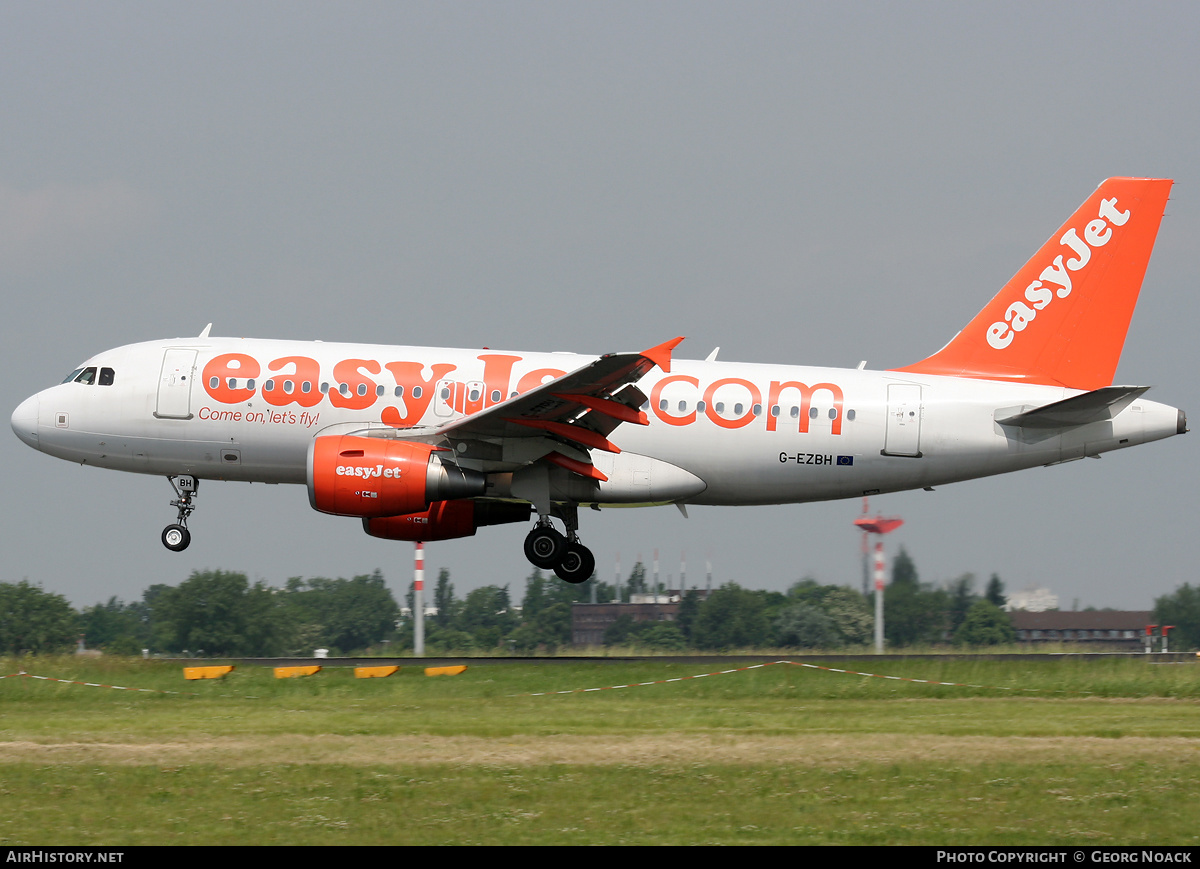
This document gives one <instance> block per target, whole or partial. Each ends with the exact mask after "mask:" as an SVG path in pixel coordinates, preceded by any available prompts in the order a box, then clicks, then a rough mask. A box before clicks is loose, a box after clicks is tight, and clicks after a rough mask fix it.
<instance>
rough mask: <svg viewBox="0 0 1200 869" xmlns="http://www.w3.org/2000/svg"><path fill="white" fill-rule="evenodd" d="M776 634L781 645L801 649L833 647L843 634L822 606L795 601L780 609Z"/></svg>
mask: <svg viewBox="0 0 1200 869" xmlns="http://www.w3.org/2000/svg"><path fill="white" fill-rule="evenodd" d="M775 634H776V638H777V641H778V642H779V644H780V645H781V646H788V647H792V648H800V649H833V648H836V647H838V646H840V645H841V644H842V643H841V636H840V634H839V633H838V629H837V625H836V624H834V621H833V619H831V618H830V617H829V614H828V613H826V612H825V610H824V609H822V608H821V607H820V606H817V605H814V604H808V603H795V604H792V605H791V606H789V607H785V608H784V609H782V610H780V612H779V615H778V616H777V620H776V623H775Z"/></svg>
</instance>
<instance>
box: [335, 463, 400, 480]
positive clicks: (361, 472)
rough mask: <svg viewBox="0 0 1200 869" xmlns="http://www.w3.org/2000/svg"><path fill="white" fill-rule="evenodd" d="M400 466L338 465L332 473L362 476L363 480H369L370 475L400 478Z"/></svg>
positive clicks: (342, 475)
mask: <svg viewBox="0 0 1200 869" xmlns="http://www.w3.org/2000/svg"><path fill="white" fill-rule="evenodd" d="M401 470H402V469H401V468H385V467H384V466H383V465H376V466H375V467H373V468H366V467H361V466H359V465H338V466H337V467H336V468H335V469H334V473H335V474H337V475H338V476H339V477H362V478H363V479H364V480H369V479H371V478H372V477H384V478H385V479H389V480H390V479H393V478H394V479H397V480H398V479H400V471H401Z"/></svg>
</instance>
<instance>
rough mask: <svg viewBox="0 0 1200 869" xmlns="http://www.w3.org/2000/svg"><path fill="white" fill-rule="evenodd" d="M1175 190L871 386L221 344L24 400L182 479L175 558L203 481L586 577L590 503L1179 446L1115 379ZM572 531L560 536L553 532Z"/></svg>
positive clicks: (734, 501) (688, 364)
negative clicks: (582, 525) (489, 548)
mask: <svg viewBox="0 0 1200 869" xmlns="http://www.w3.org/2000/svg"><path fill="white" fill-rule="evenodd" d="M1171 185H1172V181H1170V180H1166V179H1151V178H1110V179H1108V180H1106V181H1105V182H1103V183H1102V184H1101V185H1100V187H1099V188H1097V190H1096V191H1095V192H1094V193H1093V194H1092V195H1091V196H1090V197H1088V199H1087V200H1086V201H1085V202H1084V203H1083V205H1081V206H1080V207H1079V209H1078V210H1077V211H1076V212H1075V213H1074V214H1073V215H1072V216H1071V218H1070V219H1069V220H1068V221H1067V222H1066V223H1064V224H1063V225H1062V227H1060V228H1059V229H1058V231H1056V232H1055V233H1054V234H1053V235H1051V236H1050V238H1049V239H1048V240H1047V241H1046V242H1045V244H1044V245H1043V246H1042V247H1041V248H1040V249H1039V250H1038V252H1037V253H1036V254H1034V256H1033V257H1032V258H1031V259H1030V260H1029V261H1028V262H1027V263H1026V264H1025V265H1024V266H1023V267H1022V268H1021V269H1020V270H1019V271H1018V272H1017V273H1016V275H1015V276H1014V277H1013V278H1012V279H1011V280H1010V281H1009V282H1008V283H1007V284H1005V285H1004V287H1003V288H1002V289H1001V290H1000V292H999V293H997V294H996V296H995V297H994V298H992V300H991V301H990V302H988V303H987V305H986V306H985V307H984V308H983V310H981V311H980V312H979V314H978V315H976V316H975V318H974V319H972V320H971V321H970V322H969V323H968V324H967V325H966V326H965V327H964V328H963V329H962V331H960V332H959V333H958V334H957V335H956V336H954V338H952V339H951V340H950V342H949V343H948V344H946V346H945V347H943V348H942V349H941V350H939V351H937V352H936V353H934V354H933V355H932V356H929V357H927V358H925V359H923V360H921V361H919V362H916V363H914V364H912V365H908V366H905V367H903V368H896V369H891V370H886V371H869V370H866V369H865V367H864V366H865V363H864V365H860V366H859V368H857V369H852V370H846V369H834V368H814V367H801V366H793V365H765V364H746V363H735V362H726V361H719V360H717V359H716V354H717V351H715V350H714V351H713V353H712V354H710V355H709V357H708V358H707V359H705V360H702V361H700V360H684V359H676V358H674V352H673V351H674V350H675V348H676V347H677V345H678V344H679V343H680V342H681V341H682V340H683V339H682V338H674V339H672V340H669V341H666V342H664V343H662V344H659V345H657V346H655V347H652V348H650V349H647V350H643V351H641V352H626V353H612V354H607V355H604V356H599V357H593V356H580V355H575V354H569V353H566V354H564V353H528V352H505V351H494V350H488V349H484V350H469V349H440V348H431V347H405V346H383V345H367V344H338V343H324V342H321V341H282V340H260V339H249V338H223V337H213V336H211V335H210V334H209V333H210V330H211V324H209V326H208V327H206V328H205V329H204V330H203V331H202V332H201V333H200V335H199V336H197V337H195V338H175V339H169V340H159V341H149V342H146V343H140V344H132V345H128V346H124V347H118V348H116V349H113V350H106V351H104V352H103V353H99V354H97V355H96V356H93V357H92V358H90V359H88V360H87V361H86V362H84V363H82V364H81V365H79V366H78V367H77V368H75V369H74V370H73V371H72V372H71V373H70V374H69V375H68V376H67V377H66V378H65V379H64V380H63V381H62V383H60V384H59V385H57V386H52V387H50V388H49V389H45V390H43V391H41V392H39V393H37V394H36V395H33V396H31V397H30V398H28V399H26V400H25V401H24V402H22V403H21V405H20V406H19V407H17V409H16V410H15V411H14V412H13V414H12V427H13V430H14V432H15V433H16V434H17V436H18V437H19V438H20V439H21V440H22V441H24V442H25V443H26V444H28V445H29V446H31V447H33V448H34V449H37V450H40V451H41V452H43V453H47V454H49V455H51V456H56V457H58V458H61V459H66V460H68V461H73V462H79V463H81V464H87V465H95V466H98V467H104V468H113V469H116V470H122V471H131V472H134V473H142V474H161V475H164V476H166V477H167V479H168V481H169V482H170V484H171V486H172V488H173V489H174V491H175V495H176V497H175V499H174V500H172V501H171V502H170V504H171V506H172V507H175V508H177V515H176V519H175V522H173V523H172V524H170V525H168V526H167V527H166V528H165V529H164V530H163V532H162V542H163V544H164V545H165V546H166V547H167V548H168V549H171V550H175V551H180V550H183V549H185V548H186V547H187V546H188V544H189V542H190V540H191V533H190V531H189V529H188V519H189V517H190V516H191V514H192V512H193V510H195V508H196V500H195V499H196V497H197V492H198V488H199V481H200V480H201V479H204V480H242V481H251V482H263V483H295V484H299V485H304V486H305V487H306V488H307V490H308V496H309V502H310V504H311V505H312V507H313V508H314V509H316V510H318V511H320V512H323V513H328V514H332V515H335V516H345V517H351V518H356V519H359V520H361V521H362V524H363V528H364V530H365V531H366V533H367V534H370V535H372V536H375V537H380V538H386V539H392V540H408V541H433V540H445V539H450V538H457V537H468V536H472V535H474V534H475V533H476V531H477V530H478V529H479V528H480V527H482V526H487V525H499V524H506V523H516V522H528V521H529V520H530V519H531V518H532V517H533V515H534V514H535V513H536V519H535V520H534V524H533V526H532V528H531V530H530V531H529V532H528V534H527V536H526V538H525V544H524V548H525V555H526V557H527V558H528V559H529V561H530V562H531V563H532V564H533V565H535V566H536V567H538V568H542V569H546V570H553V571H554V572H555V574H557V575H558V576H559V577H560V578H562V579H563V580H566V581H567V582H572V583H578V582H583V581H586V580H587V579H588V578H589V577H590V576H591V575H592V573H593V571H594V568H595V558H594V557H593V555H592V553H591V552H590V550H588V548H587V547H586V546H584V545H583V544H582V543H581V542H580V539H579V534H578V529H579V508H580V507H591V508H593V509H597V510H599V509H600V508H607V507H617V506H650V505H671V504H673V505H676V506H677V507H678V508H679V509H680V511H681V512H683V513H684V515H685V516H686V515H687V507H688V506H689V505H742V504H785V503H797V502H806V501H822V500H830V499H837V498H852V497H855V498H856V497H862V496H866V495H873V494H876V493H881V492H895V491H901V490H906V489H918V488H927V489H928V488H932V487H934V486H937V485H941V484H947V483H952V482H957V481H960V480H968V479H973V478H977V477H984V476H989V475H993V474H1002V473H1008V472H1010V471H1017V470H1021V469H1025V468H1033V467H1038V466H1042V465H1055V464H1059V463H1062V462H1069V461H1072V460H1075V459H1081V458H1084V457H1085V456H1098V455H1100V454H1101V453H1105V452H1108V451H1110V450H1117V449H1123V448H1125V447H1130V446H1134V445H1136V444H1141V443H1146V442H1149V441H1153V440H1158V439H1161V438H1166V437H1170V436H1172V435H1176V434H1182V433H1184V432H1186V431H1187V430H1188V428H1187V418H1186V415H1185V414H1184V412H1183V411H1182V410H1177V409H1176V408H1173V407H1168V406H1167V405H1164V404H1158V403H1156V402H1152V401H1148V400H1146V399H1145V398H1143V394H1144V393H1145V392H1146V391H1147V389H1148V388H1149V387H1146V386H1121V385H1113V382H1112V381H1113V375H1114V373H1115V371H1116V366H1117V361H1118V359H1119V357H1120V354H1121V349H1122V347H1123V345H1124V341H1125V334H1126V331H1127V329H1128V326H1129V321H1130V318H1131V317H1132V315H1133V309H1134V306H1135V304H1136V302H1137V297H1138V293H1139V292H1140V289H1141V284H1142V280H1143V277H1144V275H1145V271H1146V267H1147V264H1148V262H1149V259H1150V254H1151V251H1152V249H1153V246H1154V241H1155V237H1156V235H1157V233H1158V227H1159V224H1160V222H1161V220H1162V217H1163V213H1164V210H1165V208H1166V203H1167V199H1168V196H1169V193H1170V190H1171ZM554 520H558V521H559V522H561V523H562V525H563V528H564V530H563V531H559V530H558V529H557V527H556V526H555V524H554Z"/></svg>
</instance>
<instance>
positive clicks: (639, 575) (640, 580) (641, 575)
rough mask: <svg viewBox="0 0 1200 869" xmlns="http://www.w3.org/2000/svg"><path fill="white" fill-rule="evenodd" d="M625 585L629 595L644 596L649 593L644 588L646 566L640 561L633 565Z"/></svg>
mask: <svg viewBox="0 0 1200 869" xmlns="http://www.w3.org/2000/svg"><path fill="white" fill-rule="evenodd" d="M627 585H628V587H629V593H630V594H645V593H646V592H647V591H649V589H648V588H647V586H646V565H644V564H642V563H641V562H640V561H639V562H637V563H636V564H634V565H633V570H631V571H630V572H629V582H628V583H627Z"/></svg>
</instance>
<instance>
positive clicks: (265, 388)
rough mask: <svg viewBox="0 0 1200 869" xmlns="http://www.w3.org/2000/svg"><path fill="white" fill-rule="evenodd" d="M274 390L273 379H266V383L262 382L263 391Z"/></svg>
mask: <svg viewBox="0 0 1200 869" xmlns="http://www.w3.org/2000/svg"><path fill="white" fill-rule="evenodd" d="M274 391H275V381H274V380H268V381H267V382H266V383H264V384H263V392H274Z"/></svg>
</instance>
